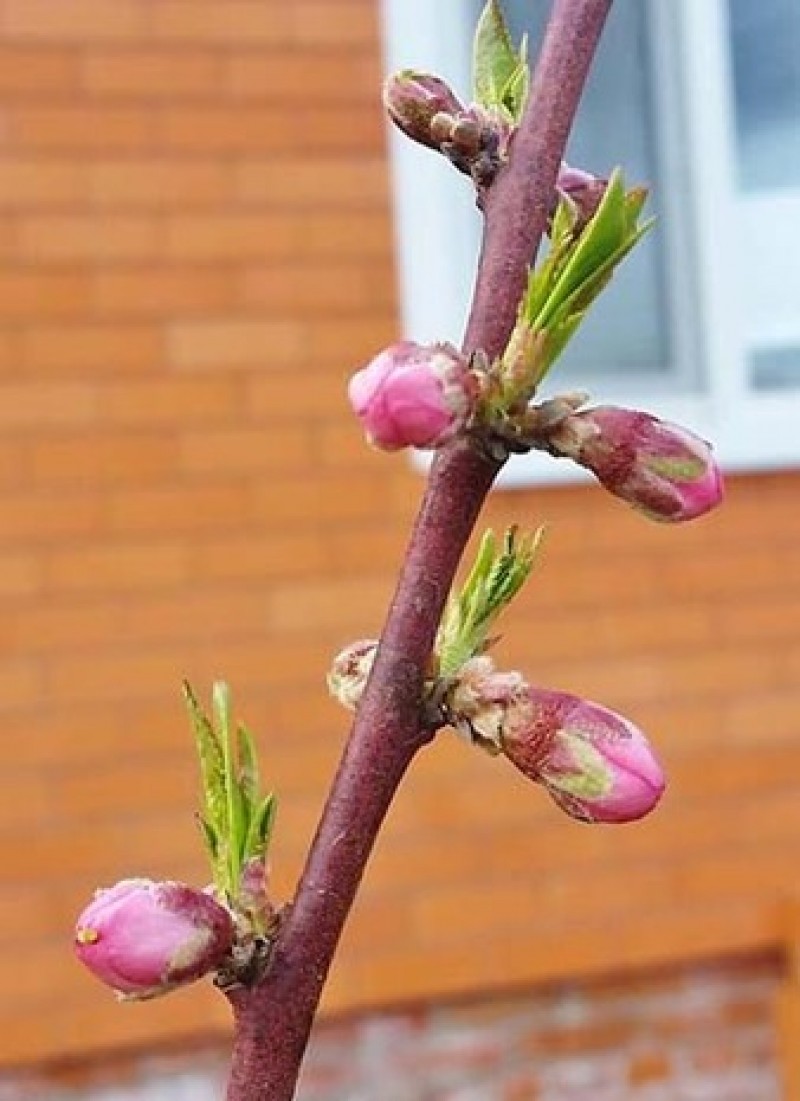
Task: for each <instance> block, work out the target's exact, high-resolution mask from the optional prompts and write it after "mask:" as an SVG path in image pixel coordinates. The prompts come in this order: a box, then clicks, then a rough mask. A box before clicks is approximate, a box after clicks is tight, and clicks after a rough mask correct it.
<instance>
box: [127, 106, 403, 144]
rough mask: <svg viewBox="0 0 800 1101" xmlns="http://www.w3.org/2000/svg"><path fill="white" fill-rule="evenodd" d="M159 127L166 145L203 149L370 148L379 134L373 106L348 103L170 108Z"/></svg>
mask: <svg viewBox="0 0 800 1101" xmlns="http://www.w3.org/2000/svg"><path fill="white" fill-rule="evenodd" d="M120 126H121V122H120ZM157 127H158V131H157V132H158V136H159V139H160V140H161V141H163V142H164V143H165V144H166V146H167V147H168V148H169V149H180V150H185V151H187V152H195V153H197V152H204V153H206V154H207V153H208V152H210V151H213V152H217V153H229V154H230V153H246V152H260V153H266V152H274V153H281V152H291V153H297V152H298V151H300V150H308V151H309V152H310V153H312V154H313V153H318V152H322V151H325V152H329V151H333V152H336V153H338V154H341V153H343V152H345V151H347V152H351V153H352V152H372V151H373V150H374V149H375V147H376V145H377V144H378V143H379V142H380V141H381V140H382V138H383V121H382V119H381V116H380V113H379V111H378V109H377V106H370V107H365V108H363V109H359V108H357V107H352V106H350V105H349V104H348V105H345V106H343V107H339V108H336V109H333V108H330V107H327V106H324V107H323V106H320V107H317V108H308V109H306V108H298V109H297V110H292V111H286V110H279V109H277V108H276V109H271V108H265V107H252V106H250V105H246V106H243V107H242V106H239V107H235V106H231V107H230V108H228V107H217V106H214V107H204V108H199V107H194V108H189V107H185V108H169V107H168V108H166V109H165V110H164V111H163V112H162V113H161V115H160V116H159V119H158V122H157ZM131 140H132V139H131Z"/></svg>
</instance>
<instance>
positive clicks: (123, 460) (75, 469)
mask: <svg viewBox="0 0 800 1101" xmlns="http://www.w3.org/2000/svg"><path fill="white" fill-rule="evenodd" d="M176 456H177V451H176V447H175V443H174V441H173V440H171V439H169V438H167V437H166V436H164V435H161V434H157V433H153V432H147V433H120V434H108V433H103V434H97V435H91V436H85V435H81V436H74V435H68V436H56V435H50V436H48V437H46V438H44V439H41V440H37V441H34V442H33V443H32V445H31V449H30V474H31V477H32V478H33V479H35V480H36V481H39V482H46V483H51V484H53V483H57V484H62V485H63V484H65V483H69V482H76V483H78V484H79V485H86V484H87V483H88V484H90V485H91V484H98V483H99V484H107V483H109V482H111V483H113V484H114V485H119V484H120V483H126V482H133V483H137V482H149V481H152V480H153V479H155V478H164V477H168V476H169V473H170V471H171V470H172V469H174V466H175V459H176Z"/></svg>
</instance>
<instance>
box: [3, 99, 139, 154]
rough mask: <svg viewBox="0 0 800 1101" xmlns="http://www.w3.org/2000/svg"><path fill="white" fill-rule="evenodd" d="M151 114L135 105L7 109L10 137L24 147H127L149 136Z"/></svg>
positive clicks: (133, 148) (99, 149)
mask: <svg viewBox="0 0 800 1101" xmlns="http://www.w3.org/2000/svg"><path fill="white" fill-rule="evenodd" d="M153 126H154V119H153V116H152V114H151V113H150V112H149V111H147V110H144V109H143V108H139V107H95V106H92V107H30V106H21V107H16V108H14V109H9V111H8V127H9V133H10V135H11V137H12V140H13V141H14V142H16V143H18V144H19V145H20V146H22V147H23V148H26V149H58V150H74V151H75V152H83V153H86V152H89V151H92V150H94V151H97V152H104V153H108V151H109V150H129V151H131V152H134V151H136V150H138V149H141V148H142V147H143V146H145V145H146V144H147V143H148V142H149V141H150V140H151V139H152V137H153Z"/></svg>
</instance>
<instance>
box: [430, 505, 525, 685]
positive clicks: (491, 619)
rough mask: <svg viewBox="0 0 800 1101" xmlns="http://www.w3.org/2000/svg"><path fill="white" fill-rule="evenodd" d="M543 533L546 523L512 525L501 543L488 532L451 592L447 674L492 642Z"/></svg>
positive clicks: (445, 637) (445, 633)
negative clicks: (528, 528) (524, 527)
mask: <svg viewBox="0 0 800 1101" xmlns="http://www.w3.org/2000/svg"><path fill="white" fill-rule="evenodd" d="M543 535H544V529H543V528H539V529H538V530H536V531H534V532H528V533H525V534H523V535H520V534H519V531H518V529H517V528H516V527H512V528H509V529H508V530H507V531H506V533H505V535H504V537H503V541H502V543H501V544H500V545H498V542H497V539H496V538H495V535H494V532H493V531H491V530H489V531H487V532H485V534H484V536H483V539H482V540H481V543H480V547H479V548H478V553H477V555H476V557H475V562H474V564H473V566H472V569H471V570H470V572H469V575H468V576H467V579H466V581H465V582H464V584H463V586H462V587H461V590H460V592H458V593H453V594H451V596H450V599H449V601H448V604H447V608H446V609H445V613H444V617H443V619H442V623H441V626H440V628H439V634H438V637H437V642H436V653H437V656H438V660H439V675H440V676H441V677H450V676H453V675H454V674H455V673H457V672H458V670H459V669H460V668H461V667H462V666H463V665H464V664H465V662H467V661H469V659H470V658H472V657H474V656H475V655H476V654H481V653H483V652H484V651H485V650H486V649H488V647H489V646H490V645H491V642H492V641H493V640H492V639H490V637H489V633H490V631H491V630H492V628H493V626H494V623H495V621H496V620H497V618H498V616H499V615H500V614H501V612H502V611H503V609H504V608H506V607H508V605H509V604H510V603H511V601H512V600H513V599H514V597H515V596H516V595H517V593H518V592H519V591H520V589H521V588H522V586H523V585H524V584H525V582H526V581H527V580H528V577H529V576H530V573H531V570H532V569H533V565H534V562H535V561H536V555H537V552H538V550H539V546H540V544H541V541H542V537H543Z"/></svg>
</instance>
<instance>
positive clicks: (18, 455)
mask: <svg viewBox="0 0 800 1101" xmlns="http://www.w3.org/2000/svg"><path fill="white" fill-rule="evenodd" d="M28 466H29V451H28V447H27V446H26V443H25V441H23V440H19V439H16V440H2V441H0V486H1V487H3V488H6V487H12V486H19V485H20V484H21V483H22V482H23V479H24V477H25V475H26V473H27V470H28Z"/></svg>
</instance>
